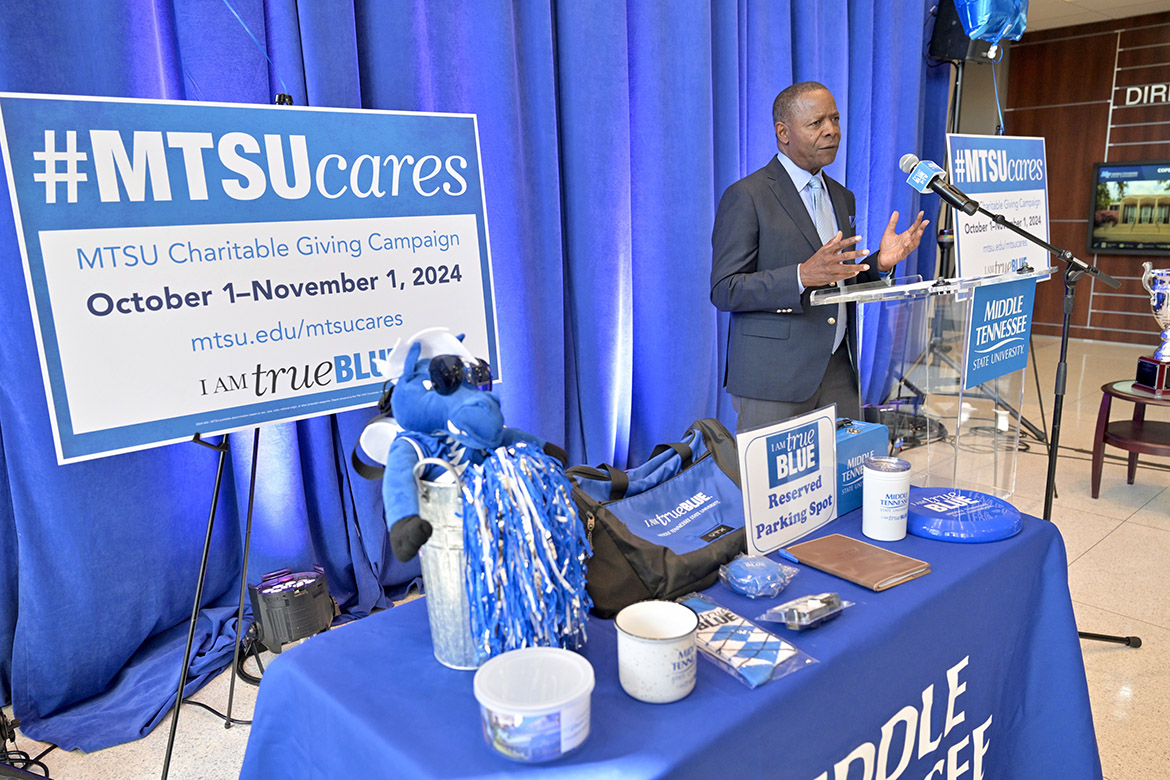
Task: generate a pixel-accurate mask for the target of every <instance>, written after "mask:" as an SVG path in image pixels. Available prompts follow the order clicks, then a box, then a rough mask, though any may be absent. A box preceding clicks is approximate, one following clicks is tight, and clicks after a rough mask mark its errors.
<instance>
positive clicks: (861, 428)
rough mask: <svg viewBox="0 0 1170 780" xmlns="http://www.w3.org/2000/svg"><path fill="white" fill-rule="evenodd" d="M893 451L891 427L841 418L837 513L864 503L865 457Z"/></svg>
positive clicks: (838, 429)
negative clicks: (863, 470)
mask: <svg viewBox="0 0 1170 780" xmlns="http://www.w3.org/2000/svg"><path fill="white" fill-rule="evenodd" d="M889 453H890V430H889V428H887V427H886V426H884V425H882V424H881V423H867V422H860V421H858V420H845V419H844V418H838V419H837V516H838V517H840V516H841V515H844V514H846V513H848V512H852V511H853V510H854V509H857V508H859V507H860V506H861V472H862V467H863V466H864V464H865V459H866V458H869V457H882V456H885V455H888V454H889Z"/></svg>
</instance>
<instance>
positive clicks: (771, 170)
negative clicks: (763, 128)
mask: <svg viewBox="0 0 1170 780" xmlns="http://www.w3.org/2000/svg"><path fill="white" fill-rule="evenodd" d="M767 172H768V178H769V180H770V181H769V182H768V184H769V186H770V187H771V189H772V193H773V194H775V196H776V199H777V200H779V201H780V205H781V206H783V207H784V210H785V211H787V212H788V216H789V217H791V218H792V221H793V222H794V223H796V226H797V227H798V228H800V232H801V233H803V234H804V237H805V238H806V239H808V243H809V244H810V245H811V246H812V248H813V251H814V252H815V251H816V250H818V249H820V248H821V244H823V243H824V242H823V241H821V237H820V236H819V235H817V227H816V225H814V224H813V221H812V217H810V216H809V214H808V207H807V206H805V205H804V200H803V199H802V198H801V197H800V193H799V192H797V191H796V185H795V184H793V183H792V178H791V177H790V176H789V175H788V171H786V170H784V166H783V165H781V164H780V161H779V160H777V159H776V158H775V157H773V158H772V162H770V163H768V167H767ZM833 208H834V209H836V208H837V204H836V201H834V203H833Z"/></svg>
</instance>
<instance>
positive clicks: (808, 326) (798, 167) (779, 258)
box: [711, 81, 928, 431]
mask: <svg viewBox="0 0 1170 780" xmlns="http://www.w3.org/2000/svg"><path fill="white" fill-rule="evenodd" d="M772 119H773V122H774V123H775V125H776V143H777V146H778V148H779V150H780V153H779V154H778V155H777V156H776V157H774V158H773V159H772V161H771V162H769V163H768V164H767V165H766V166H764V167H763V168H761V169H760V170H758V171H756V172H755V173H752V174H750V175H749V176H746V177H744V178H743V179H740V180H739V181H737V182H736V183H735V184H732V185H731V186H730V187H728V188H727V191H726V192H725V193H723V198H722V199H721V200H720V201H719V209H718V211H717V212H716V214H715V229H714V232H713V233H712V236H711V244H712V248H713V254H712V263H711V302H712V303H714V304H715V306H716V307H717V308H719V309H720V310H722V311H727V312H731V321H730V327H729V332H728V344H727V367H726V371H725V373H724V385H725V386H726V387H727V390H728V392H729V393H730V394H731V399H732V404H733V405H734V406H735V411H736V413H737V414H738V420H737V422H736V429H737V430H739V431H743V430H747V429H749V428H755V427H757V426H760V425H764V424H767V423H772V422H776V421H778V420H784V419H787V418H789V417H793V416H795V415H798V414H804V413H805V412H809V411H812V410H813V409H817V408H820V407H822V406H827V405H828V404H830V403H834V402H835V403H836V404H837V414H838V416H842V417H857V416H858V413H859V408H858V391H857V371H856V368H855V361H854V360H853V358H852V355H853V354H854V353H856V343H857V342H856V335H855V333H854V320H855V319H856V318H855V316H853V315H854V314H855V312H854V311H852V307H847V306H845V305H839V306H833V305H827V306H812V305H810V303H809V294H810V293H811V292H812V290H814V289H816V288H818V287H826V286H830V285H835V284H844V283H851V282H854V281H875V280H877V279H880V278H882V277H884V276H885V275H886V274H888V273H889V272H890V271H891V270H892V269H893V267H894V266H895V265H896V264H897V263H899V262H901V261H902V260H903V259H905V258H906V256H907V255H909V254H910V253H911V252H913V251H914V249H915V248H917V246H918V243H919V242H920V241H921V240H922V234H923V231H924V230H925V229H926V225H927V224H928V222H927V221H926V220H923V218H922V212H919V213H918V218H917V220H915V222H914V224H912V225H911V226H910V227H909V228H908V229H907V230H906V231H905V232H903V233H896V232H895V230H896V228H897V224H898V212H896V211H895V212H894V213H893V215H892V216H891V217H890V222H889V224H888V225H887V226H886V230H885V232H884V233H883V234H882V239H881V245H880V248H879V251H878V254H876V255H874V256H872V257H870V258H869V259H868V260H867V261H866V262H864V263H863V262H858V261H859V260H860V259H861V258H863V257H866V256H867V255H868V254H869V252H867V251H865V250H860V249H857V248H856V245H857V243H858V242H859V241H861V240H862V237H861V236H858V235H855V232H856V231H855V230H854V224H855V221H856V215H855V205H854V198H853V193H852V192H850V191H849V190H847V189H845V188H844V187H843V186H841V185H840V184H838V183H837V182H836V181H834V180H833V179H831V178H829V177H828V176H826V175H824V174H823V173H822V171H821V169H822V168H823V167H824V166H826V165H828V164H830V163H831V162H833V160H834V159H835V158H836V156H837V147H838V146H839V145H840V143H841V123H840V115H839V114H838V112H837V103H836V101H835V100H834V99H833V95H832V94H831V93H830V92H829V90H828V89H827V88H826V87H825V86H824V85H822V84H818V83H816V82H812V81H805V82H801V83H800V84H794V85H792V86H791V87H789V88H788V89H786V90H784V91H783V92H781V93H780V94H779V95H777V96H776V101H775V103H774V104H773V106H772Z"/></svg>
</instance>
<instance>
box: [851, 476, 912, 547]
mask: <svg viewBox="0 0 1170 780" xmlns="http://www.w3.org/2000/svg"><path fill="white" fill-rule="evenodd" d="M909 508H910V464H909V462H907V461H904V460H902V459H901V458H889V457H880V458H866V459H865V465H864V467H863V469H862V477H861V532H862V533H863V534H865V535H866V536H868V537H869V538H870V539H876V540H878V541H879V542H896V541H898V540H899V539H904V538H905V537H906V513H907V510H908V509H909Z"/></svg>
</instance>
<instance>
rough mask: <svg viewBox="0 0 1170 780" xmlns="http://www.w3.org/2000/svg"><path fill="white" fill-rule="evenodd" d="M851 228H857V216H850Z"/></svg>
mask: <svg viewBox="0 0 1170 780" xmlns="http://www.w3.org/2000/svg"><path fill="white" fill-rule="evenodd" d="M849 227H851V228H856V227H857V215H856V214H850V215H849Z"/></svg>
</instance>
